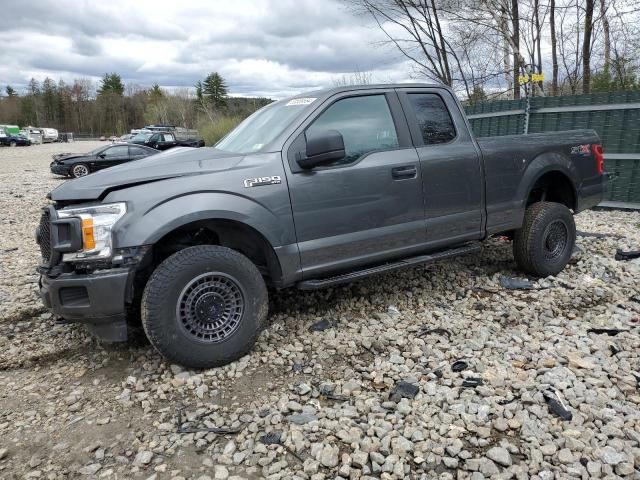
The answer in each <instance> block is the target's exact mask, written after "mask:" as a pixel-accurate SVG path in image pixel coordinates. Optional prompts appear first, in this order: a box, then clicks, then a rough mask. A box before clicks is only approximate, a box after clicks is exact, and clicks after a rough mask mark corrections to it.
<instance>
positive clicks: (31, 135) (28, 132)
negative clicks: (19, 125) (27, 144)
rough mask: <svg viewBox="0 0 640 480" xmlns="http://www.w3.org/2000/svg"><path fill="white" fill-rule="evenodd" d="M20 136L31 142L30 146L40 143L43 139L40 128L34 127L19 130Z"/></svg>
mask: <svg viewBox="0 0 640 480" xmlns="http://www.w3.org/2000/svg"><path fill="white" fill-rule="evenodd" d="M20 135H22V136H23V137H25V138H28V139H29V140H30V141H31V144H32V145H35V144H40V143H42V139H43V137H44V132H43V131H42V129H41V128H35V127H25V128H23V129H22V130H20Z"/></svg>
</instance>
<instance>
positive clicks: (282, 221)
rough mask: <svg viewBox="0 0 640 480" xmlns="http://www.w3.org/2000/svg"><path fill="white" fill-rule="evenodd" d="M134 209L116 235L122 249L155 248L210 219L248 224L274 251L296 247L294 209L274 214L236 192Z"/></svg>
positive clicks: (208, 193) (200, 194) (212, 193)
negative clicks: (170, 236)
mask: <svg viewBox="0 0 640 480" xmlns="http://www.w3.org/2000/svg"><path fill="white" fill-rule="evenodd" d="M286 205H288V199H287V203H286ZM133 208H134V209H133V211H131V212H130V213H129V214H128V215H127V216H125V217H124V218H123V219H122V220H121V222H120V223H119V224H118V226H117V228H116V231H115V232H114V234H115V243H116V245H118V246H119V247H128V246H138V245H151V244H154V243H155V242H157V241H158V240H159V239H161V238H162V237H163V236H164V235H166V234H167V233H169V232H171V231H173V230H175V229H176V228H179V227H181V226H183V225H186V224H188V223H192V222H195V221H198V220H210V219H220V220H235V221H238V222H241V223H244V224H245V225H248V226H250V227H252V228H254V229H255V230H256V231H258V232H259V233H260V234H261V235H262V236H264V237H265V238H266V239H267V241H268V242H269V243H270V244H271V246H272V247H278V246H283V245H290V244H293V243H295V233H294V231H293V224H292V218H291V211H290V209H286V208H285V209H283V210H284V211H273V210H271V209H270V208H267V206H266V205H264V204H262V203H260V202H258V201H257V200H254V199H251V198H248V197H244V196H242V195H239V194H236V193H233V192H217V191H205V192H191V193H188V194H185V195H181V196H178V197H172V198H171V197H170V198H167V199H166V200H163V201H162V202H161V203H159V204H156V205H153V206H150V207H147V208H144V206H136V205H135V204H134V205H133ZM287 210H288V215H287V212H286V211H287Z"/></svg>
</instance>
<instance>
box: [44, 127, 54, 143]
mask: <svg viewBox="0 0 640 480" xmlns="http://www.w3.org/2000/svg"><path fill="white" fill-rule="evenodd" d="M40 130H41V131H42V143H51V142H57V141H58V130H56V129H55V128H41V129H40Z"/></svg>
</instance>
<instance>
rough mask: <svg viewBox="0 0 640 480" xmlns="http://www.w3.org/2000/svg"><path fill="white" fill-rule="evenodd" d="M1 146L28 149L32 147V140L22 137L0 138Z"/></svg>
mask: <svg viewBox="0 0 640 480" xmlns="http://www.w3.org/2000/svg"><path fill="white" fill-rule="evenodd" d="M0 145H6V146H8V147H28V146H30V145H31V140H29V139H28V138H27V137H23V136H22V135H7V136H6V137H0Z"/></svg>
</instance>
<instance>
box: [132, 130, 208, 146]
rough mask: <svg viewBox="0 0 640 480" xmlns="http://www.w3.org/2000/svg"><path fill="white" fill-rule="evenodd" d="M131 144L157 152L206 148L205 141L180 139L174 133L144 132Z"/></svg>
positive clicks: (134, 138) (133, 139)
mask: <svg viewBox="0 0 640 480" xmlns="http://www.w3.org/2000/svg"><path fill="white" fill-rule="evenodd" d="M131 142H132V143H136V144H139V145H145V146H147V147H151V148H155V149H156V150H168V149H169V148H173V147H195V148H198V147H204V140H202V139H198V138H183V139H180V138H179V137H178V136H177V135H176V133H174V132H153V131H151V132H142V133H138V134H137V135H136V136H135V137H133V138H132V139H131Z"/></svg>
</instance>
